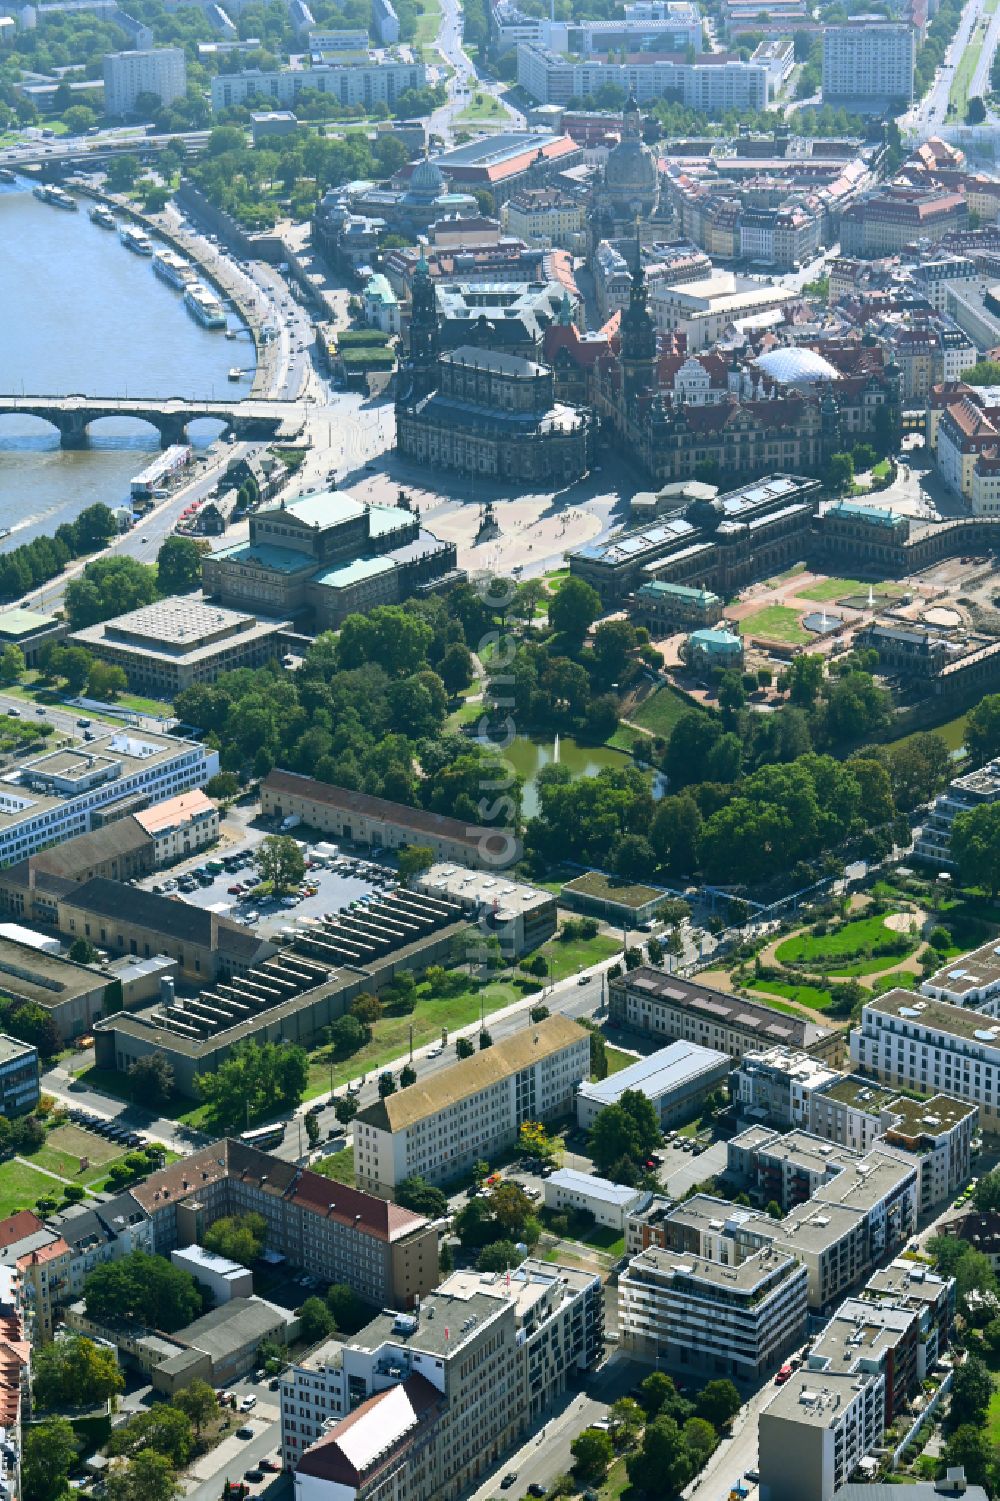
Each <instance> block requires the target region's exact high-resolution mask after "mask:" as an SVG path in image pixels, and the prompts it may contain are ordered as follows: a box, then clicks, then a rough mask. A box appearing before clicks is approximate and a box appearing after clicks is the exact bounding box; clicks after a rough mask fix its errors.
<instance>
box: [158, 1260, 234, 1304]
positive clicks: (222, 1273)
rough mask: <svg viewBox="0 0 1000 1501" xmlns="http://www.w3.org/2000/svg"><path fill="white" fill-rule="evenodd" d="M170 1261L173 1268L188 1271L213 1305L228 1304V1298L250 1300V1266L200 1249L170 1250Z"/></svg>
mask: <svg viewBox="0 0 1000 1501" xmlns="http://www.w3.org/2000/svg"><path fill="white" fill-rule="evenodd" d="M170 1260H171V1261H172V1262H173V1264H174V1266H179V1267H180V1268H181V1270H182V1271H184V1272H190V1273H191V1276H192V1277H193V1278H194V1280H195V1281H196V1282H200V1283H201V1284H202V1286H203V1287H207V1288H208V1289H209V1290H210V1291H211V1293H212V1296H213V1297H214V1299H215V1302H216V1306H219V1305H221V1304H222V1303H228V1302H229V1300H230V1298H252V1297H253V1272H251V1271H250V1268H249V1267H245V1266H241V1265H240V1263H239V1262H238V1261H230V1260H229V1259H228V1258H227V1257H225V1256H216V1255H215V1254H214V1252H212V1251H206V1250H205V1249H204V1248H203V1247H202V1246H184V1247H183V1248H182V1249H181V1250H179V1251H171V1253H170Z"/></svg>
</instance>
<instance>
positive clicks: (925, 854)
mask: <svg viewBox="0 0 1000 1501" xmlns="http://www.w3.org/2000/svg"><path fill="white" fill-rule="evenodd" d="M997 801H1000V761H988V762H987V764H986V765H985V766H980V767H979V768H978V770H976V771H969V772H966V774H965V775H964V776H961V777H955V779H954V780H953V781H951V782H949V783H948V786H947V787H946V788H945V790H944V791H943V792H939V793H938V795H937V797H936V798H935V799H934V804H933V807H932V808H931V811H930V814H929V815H928V818H927V822H926V823H925V824H924V825H923V826H922V827H921V828H919V829H917V831H916V837H915V839H914V844H913V856H914V859H916V860H922V861H926V862H927V863H928V864H929V865H934V866H937V867H938V868H939V869H941V870H954V869H955V861H954V859H953V858H952V854H951V831H952V827H953V825H954V822H955V819H956V818H957V817H958V815H959V814H960V813H969V812H971V811H972V810H973V809H974V808H979V807H984V806H988V805H989V804H990V803H995V802H997ZM948 968H949V970H955V969H959V968H961V966H960V965H957V964H950V965H949V966H948ZM944 999H950V997H944Z"/></svg>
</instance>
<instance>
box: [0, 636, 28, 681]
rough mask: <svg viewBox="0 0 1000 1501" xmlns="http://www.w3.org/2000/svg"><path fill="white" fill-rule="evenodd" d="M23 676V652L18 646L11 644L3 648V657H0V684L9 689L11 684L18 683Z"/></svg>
mask: <svg viewBox="0 0 1000 1501" xmlns="http://www.w3.org/2000/svg"><path fill="white" fill-rule="evenodd" d="M23 676H24V652H23V651H22V650H21V648H20V647H19V646H15V645H14V643H13V642H11V644H10V646H5V647H4V650H3V655H2V656H0V683H2V684H3V686H4V687H5V688H9V687H10V686H11V684H12V683H17V682H20V680H21V678H22V677H23Z"/></svg>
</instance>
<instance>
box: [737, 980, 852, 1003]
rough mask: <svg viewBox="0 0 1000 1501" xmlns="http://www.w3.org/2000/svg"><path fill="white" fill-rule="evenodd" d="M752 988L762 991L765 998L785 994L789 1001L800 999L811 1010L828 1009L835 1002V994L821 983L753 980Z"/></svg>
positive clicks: (751, 982)
mask: <svg viewBox="0 0 1000 1501" xmlns="http://www.w3.org/2000/svg"><path fill="white" fill-rule="evenodd" d="M750 989H751V990H756V991H759V992H761V994H762V995H763V996H764V999H765V1000H771V999H772V997H773V996H779V995H783V996H785V997H786V998H787V999H788V1000H789V1001H798V1002H799V1003H800V1005H803V1006H808V1007H809V1009H810V1010H811V1011H826V1010H827V1008H828V1007H829V1006H831V1005H832V1004H833V996H832V995H831V994H830V992H829V991H828V990H823V989H822V988H821V987H820V986H819V985H788V984H786V983H785V981H784V980H751V981H750Z"/></svg>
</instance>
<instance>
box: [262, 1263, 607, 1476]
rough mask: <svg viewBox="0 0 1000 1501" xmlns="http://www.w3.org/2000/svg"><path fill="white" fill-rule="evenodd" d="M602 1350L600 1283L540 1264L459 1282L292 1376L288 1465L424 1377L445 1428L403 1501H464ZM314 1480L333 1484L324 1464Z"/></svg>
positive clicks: (438, 1430)
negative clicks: (436, 1498)
mask: <svg viewBox="0 0 1000 1501" xmlns="http://www.w3.org/2000/svg"><path fill="white" fill-rule="evenodd" d="M603 1350H604V1289H603V1286H602V1284H601V1279H600V1277H598V1276H597V1275H595V1274H594V1273H592V1272H581V1271H575V1270H572V1269H570V1268H568V1267H563V1266H557V1265H555V1264H553V1263H549V1262H538V1261H531V1260H529V1261H525V1262H523V1263H522V1265H521V1266H519V1267H516V1268H513V1269H512V1270H511V1272H510V1274H509V1276H505V1277H500V1276H497V1275H495V1274H493V1273H489V1274H483V1273H479V1272H467V1271H463V1272H455V1273H454V1274H453V1275H452V1276H450V1277H448V1278H447V1279H446V1280H445V1281H444V1282H442V1283H441V1285H440V1287H437V1288H435V1290H434V1291H433V1292H431V1293H429V1294H428V1295H427V1297H425V1298H424V1299H423V1300H422V1301H421V1303H420V1304H419V1306H418V1307H417V1308H415V1309H414V1311H413V1312H412V1313H396V1312H393V1311H392V1310H386V1311H385V1312H383V1313H381V1314H379V1315H378V1317H377V1318H375V1319H373V1320H372V1322H371V1323H370V1324H367V1325H366V1326H365V1328H364V1329H362V1330H360V1331H359V1333H357V1334H355V1335H353V1336H352V1337H350V1338H348V1339H345V1340H343V1341H340V1340H328V1341H327V1342H326V1343H325V1344H323V1345H320V1346H319V1347H318V1348H317V1349H315V1350H314V1351H312V1353H311V1354H309V1355H307V1356H306V1357H305V1359H303V1360H301V1361H299V1362H298V1363H296V1364H293V1365H291V1366H290V1367H289V1368H288V1370H287V1371H286V1372H285V1375H284V1377H283V1379H282V1384H281V1447H282V1454H283V1457H284V1461H285V1464H286V1466H287V1467H288V1468H295V1467H296V1466H298V1465H299V1464H300V1461H301V1460H302V1458H303V1456H304V1455H305V1453H306V1452H307V1451H308V1450H310V1449H311V1448H312V1446H313V1445H314V1444H316V1443H317V1440H319V1439H320V1438H321V1437H322V1435H323V1434H324V1432H326V1431H329V1430H331V1425H336V1424H338V1422H339V1420H342V1419H344V1418H347V1417H349V1416H351V1415H352V1414H354V1413H356V1412H357V1410H358V1408H359V1407H361V1406H363V1405H364V1404H365V1403H367V1402H369V1401H371V1399H372V1398H374V1397H377V1396H379V1395H380V1394H382V1393H385V1392H388V1391H391V1390H393V1389H397V1388H399V1387H406V1386H408V1385H409V1383H411V1382H412V1380H413V1378H414V1377H417V1378H422V1380H423V1381H426V1382H427V1383H429V1385H430V1386H431V1387H432V1388H433V1389H434V1391H435V1393H436V1394H437V1401H438V1404H439V1414H438V1416H439V1418H440V1422H439V1423H436V1424H435V1425H434V1426H433V1429H432V1431H429V1432H428V1433H427V1435H426V1436H427V1440H428V1446H429V1448H430V1450H431V1458H430V1460H429V1463H428V1464H427V1465H426V1466H421V1467H419V1470H414V1469H413V1468H412V1467H411V1470H410V1474H409V1477H408V1478H409V1481H410V1484H409V1486H408V1487H407V1489H406V1491H405V1492H401V1493H400V1495H403V1494H405V1496H406V1498H407V1501H413V1498H415V1497H421V1496H429V1495H431V1494H438V1495H440V1494H449V1495H453V1494H456V1493H457V1491H459V1490H461V1489H463V1488H464V1485H465V1484H466V1483H467V1482H468V1480H469V1479H471V1478H472V1477H473V1476H475V1475H477V1474H479V1473H480V1470H481V1468H482V1467H483V1466H485V1465H488V1464H490V1463H492V1462H494V1461H495V1460H496V1459H498V1458H499V1457H500V1455H501V1454H502V1453H503V1451H504V1450H505V1449H506V1448H508V1447H509V1446H510V1444H511V1443H512V1442H513V1440H514V1439H515V1438H517V1437H518V1436H519V1435H520V1434H522V1433H523V1432H524V1431H525V1430H526V1429H527V1428H528V1427H529V1425H530V1424H531V1423H532V1422H534V1421H535V1420H536V1419H537V1418H538V1416H539V1415H540V1414H541V1413H542V1412H543V1411H544V1410H545V1409H546V1408H547V1407H548V1405H549V1404H550V1402H552V1400H553V1399H554V1398H555V1397H557V1396H559V1395H560V1394H561V1393H562V1392H564V1391H565V1389H566V1385H567V1382H568V1380H569V1378H570V1375H571V1373H573V1372H577V1373H579V1374H581V1375H582V1374H583V1372H585V1371H586V1370H588V1369H589V1368H590V1367H591V1366H593V1365H595V1364H596V1363H597V1362H598V1361H599V1360H600V1358H601V1356H602V1354H603ZM411 1389H412V1388H411ZM336 1432H337V1428H336V1427H333V1428H332V1434H336ZM314 1452H315V1451H314ZM306 1471H307V1472H310V1473H312V1478H313V1479H315V1480H316V1481H322V1480H324V1479H326V1478H327V1476H326V1473H325V1467H324V1465H323V1464H322V1462H318V1463H315V1464H313V1463H310V1464H308V1465H307V1466H306ZM317 1471H318V1473H314V1472H317ZM428 1472H429V1477H430V1478H429V1481H428V1487H427V1488H426V1489H425V1487H424V1486H423V1485H422V1484H421V1481H422V1479H423V1476H424V1475H425V1474H427V1473H428ZM296 1479H297V1488H296V1494H297V1495H298V1477H296ZM452 1480H454V1481H456V1482H457V1483H456V1484H455V1485H454V1486H453V1487H452V1488H448V1482H449V1481H452ZM438 1486H440V1489H438V1488H437V1487H438ZM304 1490H305V1491H307V1492H308V1493H310V1494H315V1496H316V1498H317V1501H345V1492H343V1491H335V1492H330V1491H324V1490H322V1489H320V1488H319V1487H318V1486H312V1485H305V1486H304Z"/></svg>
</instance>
